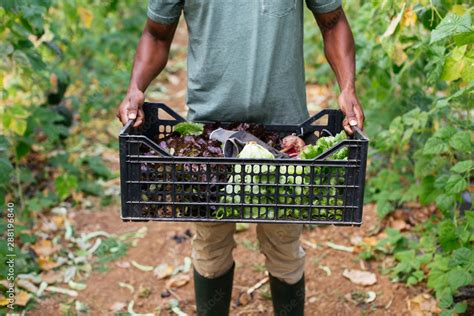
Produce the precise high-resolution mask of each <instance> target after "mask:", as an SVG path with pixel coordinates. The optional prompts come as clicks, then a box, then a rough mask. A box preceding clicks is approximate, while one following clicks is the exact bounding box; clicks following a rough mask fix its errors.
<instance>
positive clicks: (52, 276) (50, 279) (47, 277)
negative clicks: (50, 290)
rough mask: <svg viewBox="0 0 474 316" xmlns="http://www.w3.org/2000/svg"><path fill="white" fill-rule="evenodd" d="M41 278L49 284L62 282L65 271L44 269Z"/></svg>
mask: <svg viewBox="0 0 474 316" xmlns="http://www.w3.org/2000/svg"><path fill="white" fill-rule="evenodd" d="M40 277H41V280H43V281H44V282H46V283H48V284H53V283H58V282H61V281H62V280H63V278H64V273H63V271H43V272H41V274H40Z"/></svg>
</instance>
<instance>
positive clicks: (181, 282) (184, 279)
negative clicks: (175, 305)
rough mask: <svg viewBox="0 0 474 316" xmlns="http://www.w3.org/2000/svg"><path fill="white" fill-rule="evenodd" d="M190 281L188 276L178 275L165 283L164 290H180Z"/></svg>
mask: <svg viewBox="0 0 474 316" xmlns="http://www.w3.org/2000/svg"><path fill="white" fill-rule="evenodd" d="M190 280H191V277H190V276H189V275H188V274H178V275H176V276H174V277H172V278H171V279H169V280H168V282H166V288H168V289H171V288H175V289H176V288H180V287H183V286H185V285H186V284H188V282H189V281H190Z"/></svg>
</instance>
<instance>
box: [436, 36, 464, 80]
mask: <svg viewBox="0 0 474 316" xmlns="http://www.w3.org/2000/svg"><path fill="white" fill-rule="evenodd" d="M466 49H467V45H464V46H461V47H456V48H455V49H453V50H452V51H451V53H450V54H449V55H448V57H446V60H445V63H444V67H443V73H442V74H441V79H443V80H446V81H452V80H456V79H459V78H460V77H461V74H462V72H463V71H464V68H465V64H466V63H467V62H468V61H467V60H466V58H464V54H465V53H466Z"/></svg>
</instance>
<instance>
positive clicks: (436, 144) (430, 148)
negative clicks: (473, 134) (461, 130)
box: [423, 136, 449, 155]
mask: <svg viewBox="0 0 474 316" xmlns="http://www.w3.org/2000/svg"><path fill="white" fill-rule="evenodd" d="M448 149H449V146H448V144H447V143H446V142H445V141H444V140H442V139H441V138H438V137H436V136H433V137H430V138H429V139H428V141H427V142H426V144H425V146H424V148H423V153H424V154H425V155H434V154H441V153H445V152H447V151H448Z"/></svg>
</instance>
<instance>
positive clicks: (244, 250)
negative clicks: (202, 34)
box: [30, 205, 415, 316]
mask: <svg viewBox="0 0 474 316" xmlns="http://www.w3.org/2000/svg"><path fill="white" fill-rule="evenodd" d="M364 219H365V224H364V225H363V226H362V227H361V228H350V227H333V226H328V227H317V228H315V229H313V230H309V229H307V230H305V232H304V234H303V236H302V239H303V240H305V242H304V245H303V247H304V248H305V251H306V254H307V257H306V272H305V273H306V293H307V295H306V310H307V315H365V314H370V315H402V314H406V313H407V310H406V306H407V305H406V298H407V297H409V296H412V295H413V294H414V293H408V290H407V289H406V288H404V287H403V286H398V285H396V284H393V283H391V282H390V281H389V280H388V279H387V277H385V276H382V275H381V274H380V272H379V271H378V270H379V268H380V267H379V266H378V265H368V264H366V263H365V264H364V263H362V262H361V260H360V259H359V258H358V257H357V254H355V253H349V252H345V251H340V250H335V249H332V248H329V247H327V246H326V242H327V241H330V242H332V243H335V244H339V245H344V246H350V245H351V244H350V239H351V237H353V236H355V235H357V236H365V235H366V234H367V231H368V229H369V228H370V227H371V226H372V225H373V224H375V222H376V218H375V212H374V208H373V207H372V206H367V207H366V209H365V216H364ZM75 221H76V224H77V229H78V231H80V232H93V231H98V230H101V231H106V232H108V233H112V234H122V233H125V232H130V231H137V230H138V229H140V228H142V227H146V228H147V233H146V236H145V237H144V238H142V239H140V240H139V242H138V244H137V245H136V246H135V247H131V248H130V249H129V251H128V253H127V255H126V256H124V257H122V258H120V259H119V260H117V261H115V262H111V263H109V264H108V265H107V266H108V270H107V271H105V272H101V271H94V272H93V273H92V274H91V276H90V278H89V279H88V280H87V287H86V289H84V290H83V291H80V294H79V296H78V297H77V300H79V301H81V302H83V303H85V304H86V305H87V306H88V307H89V308H90V310H89V315H110V314H113V312H112V310H111V308H112V306H113V305H114V304H115V303H123V304H124V305H125V306H126V305H128V303H129V302H130V301H131V300H132V299H133V300H134V302H135V304H134V308H133V309H134V311H135V312H136V313H155V314H157V315H158V314H161V315H169V314H172V313H171V312H170V311H169V309H168V305H169V301H170V300H171V299H173V298H174V297H173V296H171V297H165V298H163V297H162V296H161V293H163V292H164V291H165V290H166V285H165V284H166V281H167V280H158V279H157V277H155V276H154V275H153V272H144V271H141V270H140V269H137V268H136V267H134V266H133V265H130V263H131V262H132V261H135V262H137V263H139V264H142V265H146V266H157V265H159V264H161V263H167V264H169V265H171V266H173V267H176V266H179V265H182V264H183V261H184V258H185V257H186V256H190V253H191V238H186V239H183V240H182V241H181V242H177V241H176V237H175V236H186V231H187V230H188V229H190V230H191V232H193V226H192V224H186V223H182V224H177V223H156V222H152V223H124V222H122V221H121V220H120V218H119V207H118V206H117V205H114V206H110V207H107V208H105V209H103V210H97V211H83V212H81V213H79V214H78V215H77V217H76V219H75ZM235 238H236V241H237V244H238V247H237V248H236V249H235V250H234V258H235V261H236V267H237V269H236V273H235V281H234V289H233V296H232V307H231V314H232V315H252V314H261V315H271V311H272V307H271V301H270V300H269V299H268V298H265V296H266V295H268V287H267V286H264V287H262V288H261V289H259V290H258V291H257V292H256V293H255V294H254V297H253V299H252V300H251V301H250V303H249V304H247V305H245V306H237V304H236V303H237V298H238V295H239V293H240V292H241V291H242V290H243V289H247V288H249V287H251V286H252V285H254V284H255V283H256V282H257V281H258V280H261V279H263V278H264V277H265V272H264V271H263V267H264V257H263V256H262V255H261V254H260V253H259V251H258V250H257V249H256V247H255V246H256V244H255V241H256V235H255V225H251V226H250V229H249V230H247V231H244V232H241V233H237V234H236V236H235ZM325 269H326V271H325ZM344 269H358V270H367V271H371V272H374V273H375V274H376V275H377V283H376V284H375V285H372V286H369V287H363V286H359V285H355V284H353V283H351V282H350V281H349V280H348V279H346V278H344V277H343V276H342V272H343V271H344ZM186 274H187V275H189V276H190V277H191V276H192V274H191V271H189V272H188V273H186ZM329 274H330V275H329ZM190 279H192V278H190ZM119 282H122V283H126V284H130V285H132V286H133V287H134V289H135V292H134V293H133V294H132V293H131V291H130V289H128V288H125V287H121V286H120V285H119ZM356 291H373V292H375V293H376V295H377V297H376V299H375V301H373V302H372V303H370V304H360V305H356V304H354V303H353V302H349V301H348V300H347V299H346V298H345V297H344V296H345V295H346V294H348V293H351V292H356ZM413 291H415V290H413ZM176 295H177V296H178V297H179V298H180V306H181V309H182V310H183V311H184V312H186V313H188V314H189V315H193V314H194V310H195V302H194V296H193V295H194V294H193V284H192V280H191V281H190V282H189V283H188V284H186V285H185V286H183V287H181V288H179V289H177V290H176ZM62 301H66V299H65V298H64V297H61V296H58V295H56V296H50V297H48V298H47V299H46V300H44V301H43V302H42V303H41V305H40V306H39V307H38V309H36V310H35V311H33V312H31V313H30V314H31V315H48V316H49V315H60V313H59V312H58V310H59V303H60V302H62ZM160 309H161V312H158V311H159V310H160Z"/></svg>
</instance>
